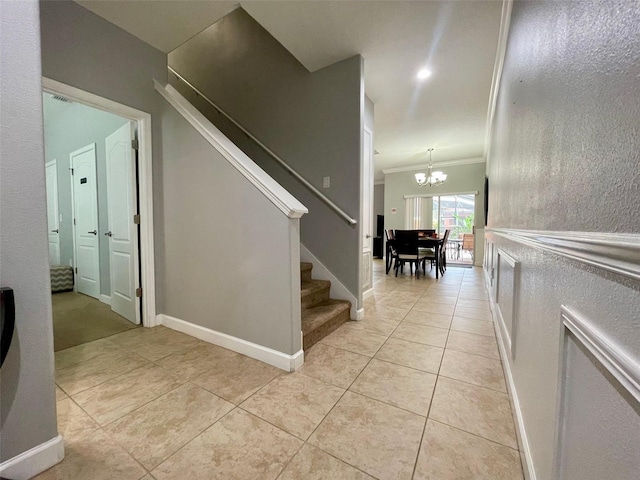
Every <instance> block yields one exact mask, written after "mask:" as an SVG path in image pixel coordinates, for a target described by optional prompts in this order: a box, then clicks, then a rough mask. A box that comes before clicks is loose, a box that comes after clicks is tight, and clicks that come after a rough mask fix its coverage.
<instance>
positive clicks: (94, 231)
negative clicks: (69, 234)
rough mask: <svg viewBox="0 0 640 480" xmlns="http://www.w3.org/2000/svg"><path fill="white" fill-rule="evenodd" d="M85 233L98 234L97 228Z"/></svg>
mask: <svg viewBox="0 0 640 480" xmlns="http://www.w3.org/2000/svg"><path fill="white" fill-rule="evenodd" d="M87 233H91V234H92V235H97V234H98V231H97V230H93V231H91V232H87Z"/></svg>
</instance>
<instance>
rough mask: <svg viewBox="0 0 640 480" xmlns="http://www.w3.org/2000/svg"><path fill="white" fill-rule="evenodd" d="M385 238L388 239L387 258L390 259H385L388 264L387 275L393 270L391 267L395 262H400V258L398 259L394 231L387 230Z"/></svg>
mask: <svg viewBox="0 0 640 480" xmlns="http://www.w3.org/2000/svg"><path fill="white" fill-rule="evenodd" d="M384 236H385V238H386V252H387V256H388V258H385V262H386V267H387V269H386V270H387V271H386V273H389V270H391V267H392V266H393V262H394V261H395V262H396V263H397V262H398V258H397V256H398V255H397V252H396V248H395V246H394V243H395V242H394V240H395V234H394V231H393V230H392V229H390V228H389V229H385V231H384Z"/></svg>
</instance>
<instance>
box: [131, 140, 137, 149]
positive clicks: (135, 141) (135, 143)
mask: <svg viewBox="0 0 640 480" xmlns="http://www.w3.org/2000/svg"><path fill="white" fill-rule="evenodd" d="M131 148H133V149H134V150H138V139H137V138H134V139H133V140H131Z"/></svg>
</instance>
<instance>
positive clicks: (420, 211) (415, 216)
mask: <svg viewBox="0 0 640 480" xmlns="http://www.w3.org/2000/svg"><path fill="white" fill-rule="evenodd" d="M427 200H428V199H427V198H425V197H413V198H405V200H404V202H405V203H404V228H405V230H422V229H428V228H431V226H430V225H429V223H430V215H429V213H431V212H429V211H428V209H427V208H426V207H427Z"/></svg>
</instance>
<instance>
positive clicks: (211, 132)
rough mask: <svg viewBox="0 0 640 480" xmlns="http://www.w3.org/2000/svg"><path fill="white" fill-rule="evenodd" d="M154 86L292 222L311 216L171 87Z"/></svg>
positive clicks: (158, 84)
mask: <svg viewBox="0 0 640 480" xmlns="http://www.w3.org/2000/svg"><path fill="white" fill-rule="evenodd" d="M153 83H154V85H155V89H156V90H157V92H158V93H159V94H160V95H162V96H163V97H164V99H165V100H166V101H167V102H169V104H170V105H171V106H173V108H175V109H176V111H177V112H178V113H180V114H181V115H182V116H183V118H184V119H185V120H186V121H187V122H189V123H190V124H191V126H192V127H193V128H195V129H196V130H197V131H198V133H200V135H202V137H203V138H204V139H205V140H206V141H207V142H208V143H209V144H210V145H211V146H212V147H213V148H215V149H216V150H217V151H218V152H219V153H220V154H221V155H222V156H223V157H224V158H225V159H226V160H227V161H228V162H229V163H230V164H231V165H233V167H234V168H235V169H236V170H237V171H238V172H239V173H240V174H241V175H243V176H244V177H245V178H246V179H247V180H249V181H250V182H251V183H252V184H253V185H254V186H255V187H256V188H257V189H258V190H259V191H260V192H262V194H263V195H264V196H265V197H267V198H268V199H269V200H270V201H271V202H272V203H273V204H274V205H275V206H276V207H277V208H278V209H279V210H280V211H282V213H284V214H285V215H286V216H287V217H289V218H300V217H301V216H302V215H304V214H305V213H307V212H308V210H307V207H305V206H304V205H303V204H302V203H300V202H299V201H298V199H296V198H295V197H294V196H293V195H291V194H290V193H289V192H288V191H287V190H286V189H285V188H284V187H283V186H282V185H280V184H279V183H278V182H276V181H275V180H274V179H273V178H271V177H270V176H269V175H268V174H267V172H265V171H264V170H263V169H262V168H260V167H259V166H258V165H257V164H256V163H255V162H253V161H252V160H251V159H250V158H249V157H248V156H247V155H246V154H245V153H244V152H243V151H242V150H240V149H239V148H238V146H237V145H236V144H235V143H233V142H232V141H231V140H229V139H228V138H227V137H226V136H225V135H224V134H223V133H222V132H221V131H220V130H219V129H218V128H216V127H215V126H214V125H213V123H211V121H209V120H208V119H207V118H206V117H205V116H204V115H203V114H202V113H201V112H200V111H199V110H198V109H197V108H196V107H194V106H193V105H191V104H190V103H189V102H188V101H187V100H186V99H185V98H184V97H183V96H182V95H181V94H180V93H179V92H178V91H177V90H176V89H175V88H173V87H172V86H171V85H166V86H165V85H162V84H161V83H159V82H158V81H157V80H154V81H153Z"/></svg>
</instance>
